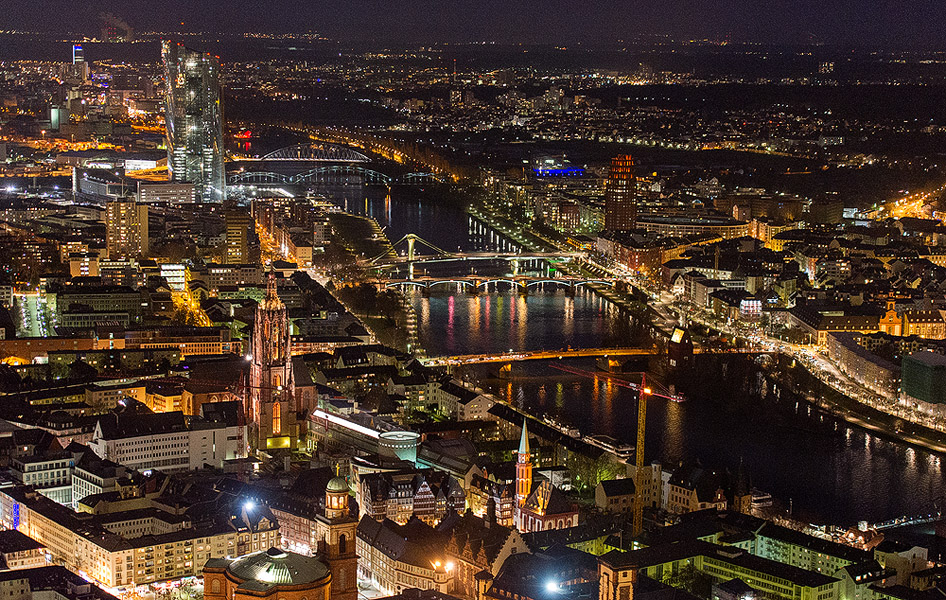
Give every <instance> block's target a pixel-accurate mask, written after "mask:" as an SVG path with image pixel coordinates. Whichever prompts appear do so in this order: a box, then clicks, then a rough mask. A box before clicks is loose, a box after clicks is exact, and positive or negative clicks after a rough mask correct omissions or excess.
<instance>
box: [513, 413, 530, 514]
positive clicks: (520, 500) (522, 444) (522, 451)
mask: <svg viewBox="0 0 946 600" xmlns="http://www.w3.org/2000/svg"><path fill="white" fill-rule="evenodd" d="M531 493H532V453H531V452H530V451H529V428H528V425H527V424H526V420H525V419H523V420H522V436H521V437H520V438H519V452H518V453H517V456H516V507H517V508H522V507H523V506H525V504H526V500H528V498H529V494H531ZM517 514H518V510H517Z"/></svg>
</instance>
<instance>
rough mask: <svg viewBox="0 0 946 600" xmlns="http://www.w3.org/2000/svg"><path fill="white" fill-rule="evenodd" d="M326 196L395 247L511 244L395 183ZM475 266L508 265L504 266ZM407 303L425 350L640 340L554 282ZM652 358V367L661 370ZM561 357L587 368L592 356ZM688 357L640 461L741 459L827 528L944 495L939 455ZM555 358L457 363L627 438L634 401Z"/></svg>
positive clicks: (767, 487)
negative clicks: (506, 366) (412, 237)
mask: <svg viewBox="0 0 946 600" xmlns="http://www.w3.org/2000/svg"><path fill="white" fill-rule="evenodd" d="M366 196H367V199H366ZM335 197H337V198H338V201H339V203H340V204H343V205H346V206H347V208H348V210H351V211H352V212H355V213H359V214H364V215H368V216H371V217H374V218H375V219H377V220H378V222H379V223H380V224H381V226H382V227H385V228H386V229H385V232H386V233H387V235H388V237H389V238H390V239H391V240H392V241H396V240H397V239H399V238H400V237H401V236H403V235H404V234H405V233H410V232H414V233H417V234H418V235H420V236H421V237H423V238H424V239H427V240H429V241H430V242H432V243H433V244H435V245H437V246H439V247H442V248H446V249H455V248H457V247H459V248H462V249H464V250H478V251H482V250H490V249H493V250H502V251H507V250H509V249H510V248H513V247H514V244H511V243H510V242H508V241H506V240H503V239H502V238H501V237H500V236H498V235H496V234H495V233H492V232H490V231H489V230H488V229H486V228H485V227H483V226H482V224H480V223H478V222H476V221H472V220H470V219H469V217H468V216H467V215H466V214H464V213H463V212H462V211H461V210H459V209H457V208H452V207H449V206H444V205H441V204H437V203H434V202H430V201H425V200H421V199H418V198H417V197H416V196H414V195H412V194H411V193H410V192H409V191H403V190H402V191H401V192H400V193H399V192H398V190H395V193H394V197H393V198H386V197H385V196H384V194H383V193H379V192H376V191H372V190H367V191H365V190H364V189H358V190H354V189H348V188H346V190H345V191H342V192H336V193H335ZM441 268H442V269H443V268H445V267H441ZM455 268H457V269H467V271H464V272H463V273H461V274H465V273H466V272H468V269H469V267H468V266H466V265H464V266H462V267H455ZM477 268H481V269H493V271H494V272H500V271H502V270H503V269H508V267H507V266H505V265H502V264H492V265H486V266H480V267H477ZM534 268H537V269H538V270H541V268H542V267H534ZM408 297H409V298H410V300H411V303H412V304H413V306H414V308H415V309H416V311H417V315H418V323H419V333H420V339H421V343H422V345H423V346H424V347H425V348H426V349H427V351H428V353H429V354H430V355H431V356H436V355H456V354H475V353H482V352H502V351H507V350H533V349H541V348H550V349H557V348H565V347H568V346H571V347H607V346H625V345H636V344H639V343H642V342H645V341H646V339H647V337H646V334H645V333H644V332H643V331H642V330H641V328H639V327H637V326H635V325H634V324H633V323H632V322H631V320H630V318H629V317H628V315H626V314H624V313H622V312H621V311H619V310H617V309H616V308H615V307H614V306H613V305H611V304H609V303H607V302H605V301H604V300H602V299H601V298H600V297H598V296H595V295H594V294H593V293H591V292H588V291H585V292H579V293H578V294H576V295H575V297H567V296H566V295H565V294H564V293H563V292H562V291H561V290H559V289H555V288H551V289H540V290H538V291H537V292H535V293H531V294H530V295H529V296H528V297H521V296H519V295H518V294H516V293H514V292H510V291H508V290H503V289H502V288H500V289H498V290H494V291H492V292H490V293H488V294H480V295H479V296H470V295H468V294H466V293H464V292H463V291H462V290H457V289H455V288H451V287H448V286H442V287H438V288H435V291H434V292H433V293H432V294H431V295H430V297H423V296H422V295H421V294H420V293H417V292H409V293H408ZM658 360H659V359H654V361H655V364H653V365H651V366H652V368H653V370H654V371H656V372H662V371H663V369H661V365H659V364H656V361H658ZM567 362H568V364H569V365H570V366H572V367H577V368H580V369H584V370H588V371H594V369H595V362H594V360H593V359H572V360H569V361H567ZM695 362H696V364H695V366H694V369H693V371H691V372H689V373H686V374H679V375H677V376H673V375H670V374H663V375H662V377H663V378H664V383H665V384H674V385H675V386H676V388H677V390H679V391H680V392H682V393H684V394H685V395H686V397H687V401H686V402H683V403H675V402H666V401H662V400H657V399H655V400H653V401H651V403H650V404H649V406H648V413H647V416H648V420H647V450H646V453H645V456H646V459H647V460H660V461H661V462H663V463H664V464H665V465H674V464H676V461H679V460H700V461H701V462H702V463H703V464H704V465H705V466H706V467H710V468H717V469H729V470H731V471H735V469H736V468H738V465H739V463H740V461H742V462H744V464H745V465H746V466H747V468H748V472H749V475H750V478H751V481H752V484H753V486H755V487H757V488H759V489H761V490H764V491H767V492H770V493H772V494H773V495H774V496H776V497H777V498H779V499H780V500H782V501H783V502H784V503H786V504H788V503H789V502H790V503H791V506H792V508H793V511H794V513H795V514H796V516H798V517H800V518H807V519H810V520H814V521H821V522H830V523H835V524H845V525H849V524H854V523H856V522H857V521H860V520H867V521H870V522H877V521H882V520H886V519H889V518H893V517H897V516H901V515H915V514H921V513H927V512H929V511H930V510H931V509H932V507H933V503H934V500H936V499H938V498H940V497H941V496H942V495H943V494H944V492H946V489H944V485H943V470H942V464H941V458H940V456H939V455H935V454H932V453H929V452H926V451H923V450H920V449H916V448H913V447H911V446H908V445H906V444H901V443H898V442H894V441H890V440H887V439H884V438H881V437H878V436H875V435H873V434H870V433H867V432H865V431H863V430H860V429H857V428H854V427H849V426H848V425H847V424H846V423H844V422H843V421H838V420H836V419H834V418H832V417H830V416H828V415H824V414H821V413H819V412H818V411H816V410H815V409H812V408H810V407H809V406H808V405H807V404H805V403H804V402H801V401H799V400H798V399H797V398H795V397H793V396H792V395H791V394H790V393H787V392H785V393H776V392H775V391H774V388H773V386H772V385H771V384H769V385H760V382H761V380H762V379H761V377H760V372H761V369H760V367H759V366H758V365H756V364H755V363H754V361H753V359H751V358H749V357H745V356H722V357H720V356H715V357H714V356H707V355H703V356H699V357H697V359H696V361H695ZM556 364H558V361H537V362H526V363H517V364H516V365H514V367H513V370H512V372H511V373H510V375H509V377H508V378H503V379H500V378H499V376H498V368H497V366H495V365H492V366H490V365H483V366H479V367H476V368H473V369H468V370H467V371H465V372H464V375H465V376H467V377H469V378H471V379H474V380H476V381H477V382H479V383H480V384H482V385H484V386H486V387H487V388H489V389H491V390H492V391H494V392H496V393H497V394H499V395H500V396H501V397H504V398H506V399H508V400H509V401H510V402H511V403H513V404H514V405H516V406H519V407H521V408H525V409H527V410H529V411H530V412H532V413H533V414H537V415H542V414H550V415H553V416H555V417H557V418H559V419H560V420H562V421H564V422H567V423H570V424H573V425H575V426H577V427H579V428H580V429H581V431H582V433H583V434H592V433H604V434H608V435H612V436H614V437H616V438H618V439H621V440H624V441H627V442H630V443H633V442H634V439H635V436H636V410H637V409H636V406H637V405H636V398H635V397H634V395H633V394H632V392H631V390H629V389H626V388H623V387H620V386H617V385H614V384H613V383H609V381H608V380H607V379H606V378H594V377H582V376H576V375H573V374H570V373H565V372H563V371H560V370H558V369H556V368H554V367H555V365H556ZM779 392H782V390H779Z"/></svg>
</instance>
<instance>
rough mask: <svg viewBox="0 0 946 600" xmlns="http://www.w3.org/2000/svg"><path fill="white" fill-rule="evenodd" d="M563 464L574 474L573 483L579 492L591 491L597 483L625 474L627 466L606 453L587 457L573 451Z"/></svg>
mask: <svg viewBox="0 0 946 600" xmlns="http://www.w3.org/2000/svg"><path fill="white" fill-rule="evenodd" d="M565 466H566V467H568V470H569V471H571V473H572V474H573V475H574V477H573V485H574V486H575V487H576V488H577V489H578V491H579V492H589V493H590V492H593V491H594V489H595V488H596V487H598V483H599V482H601V481H608V480H609V479H618V478H620V477H624V476H625V475H626V474H627V466H626V465H625V464H624V463H620V462H617V460H615V458H614V457H613V456H612V455H611V454H608V453H604V454H602V455H601V456H599V457H598V458H589V457H587V456H584V455H582V454H578V453H577V452H573V453H572V454H571V455H570V456H569V457H568V458H567V459H566V461H565Z"/></svg>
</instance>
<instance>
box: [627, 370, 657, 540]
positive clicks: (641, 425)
mask: <svg viewBox="0 0 946 600" xmlns="http://www.w3.org/2000/svg"><path fill="white" fill-rule="evenodd" d="M652 391H653V390H651V389H650V388H649V387H647V373H644V374H643V375H642V376H641V385H640V390H639V392H638V395H637V445H636V446H634V467H635V468H634V527H633V529H632V530H631V532H632V533H633V535H634V537H637V536H638V535H640V533H641V531H643V529H644V494H643V486H642V485H641V484H642V483H643V478H642V476H641V474H642V473H643V472H644V430H645V428H646V425H647V396H649V395H651V393H652Z"/></svg>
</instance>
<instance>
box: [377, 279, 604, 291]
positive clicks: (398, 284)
mask: <svg viewBox="0 0 946 600" xmlns="http://www.w3.org/2000/svg"><path fill="white" fill-rule="evenodd" d="M589 283H597V284H601V285H609V286H612V287H613V286H619V285H621V284H623V282H622V281H620V280H613V279H579V278H571V277H563V278H560V279H553V278H551V277H515V276H513V277H487V276H483V275H470V276H466V277H417V278H414V279H387V280H384V281H382V282H381V283H380V284H379V287H381V288H383V289H391V288H406V287H415V288H419V289H421V290H422V291H424V292H429V291H430V290H431V289H433V288H434V287H436V286H438V285H455V286H458V287H462V288H465V290H466V291H468V292H470V293H473V294H476V293H479V292H480V291H485V290H488V289H489V286H491V285H501V284H502V285H508V286H510V287H512V288H513V289H515V290H517V291H518V292H519V293H521V294H527V293H529V290H530V289H532V288H535V287H538V286H540V285H558V286H562V287H563V288H565V292H566V293H568V294H573V293H574V292H575V289H576V288H578V287H579V286H582V285H587V284H589Z"/></svg>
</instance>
